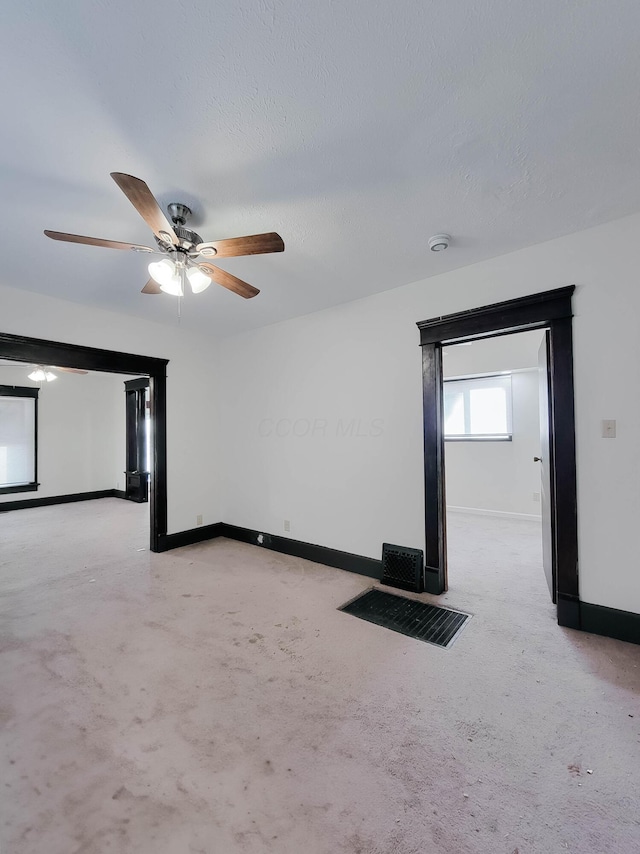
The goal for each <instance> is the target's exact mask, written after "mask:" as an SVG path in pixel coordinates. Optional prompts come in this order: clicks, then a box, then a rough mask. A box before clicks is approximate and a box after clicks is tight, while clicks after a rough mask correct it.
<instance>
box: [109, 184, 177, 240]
mask: <svg viewBox="0 0 640 854" xmlns="http://www.w3.org/2000/svg"><path fill="white" fill-rule="evenodd" d="M111 177H112V178H113V180H114V181H115V182H116V184H117V185H118V186H119V187H120V189H121V190H122V192H123V193H124V194H125V196H126V197H127V198H128V199H129V201H130V202H131V204H132V205H133V206H134V208H135V209H136V210H137V211H138V213H139V214H140V216H141V217H142V219H143V220H144V221H145V222H146V223H147V225H148V226H149V228H150V229H151V231H153V233H154V234H155V236H156V237H158V238H159V239H160V240H162V241H163V243H170V244H173V245H174V246H177V245H178V238H177V236H176V233H175V231H174V230H173V226H172V225H171V223H170V222H169V220H168V219H167V218H166V216H165V215H164V214H163V213H162V208H161V207H160V205H159V204H158V203H157V201H156V200H155V198H154V196H153V193H152V192H151V190H150V189H149V188H148V187H147V185H146V184H145V182H144V181H142V180H141V179H140V178H135V177H134V176H133V175H125V174H124V172H112V173H111Z"/></svg>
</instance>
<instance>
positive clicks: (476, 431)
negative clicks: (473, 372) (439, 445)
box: [444, 374, 511, 442]
mask: <svg viewBox="0 0 640 854" xmlns="http://www.w3.org/2000/svg"><path fill="white" fill-rule="evenodd" d="M444 438H445V439H447V440H454V441H455V440H457V441H465V440H482V441H494V442H509V441H511V374H496V375H493V376H487V377H473V378H470V379H457V380H445V381H444Z"/></svg>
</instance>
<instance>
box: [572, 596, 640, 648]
mask: <svg viewBox="0 0 640 854" xmlns="http://www.w3.org/2000/svg"><path fill="white" fill-rule="evenodd" d="M580 628H581V629H582V631H583V632H591V634H594V635H604V637H607V638H616V640H621V641H627V642H628V643H637V644H640V614H634V613H632V612H631V611H619V610H618V609H617V608H606V607H605V606H604V605H591V604H590V603H589V602H580Z"/></svg>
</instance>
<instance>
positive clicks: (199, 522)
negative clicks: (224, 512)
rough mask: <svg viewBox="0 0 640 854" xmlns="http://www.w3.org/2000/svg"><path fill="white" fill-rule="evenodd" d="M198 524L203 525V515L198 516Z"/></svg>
mask: <svg viewBox="0 0 640 854" xmlns="http://www.w3.org/2000/svg"><path fill="white" fill-rule="evenodd" d="M196 525H202V516H196Z"/></svg>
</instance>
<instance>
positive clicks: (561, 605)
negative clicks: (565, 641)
mask: <svg viewBox="0 0 640 854" xmlns="http://www.w3.org/2000/svg"><path fill="white" fill-rule="evenodd" d="M580 604H581V603H580V600H579V599H578V597H577V596H567V595H565V594H564V593H558V601H557V607H558V611H557V613H558V625H559V626H565V627H566V628H568V629H579V628H580Z"/></svg>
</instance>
